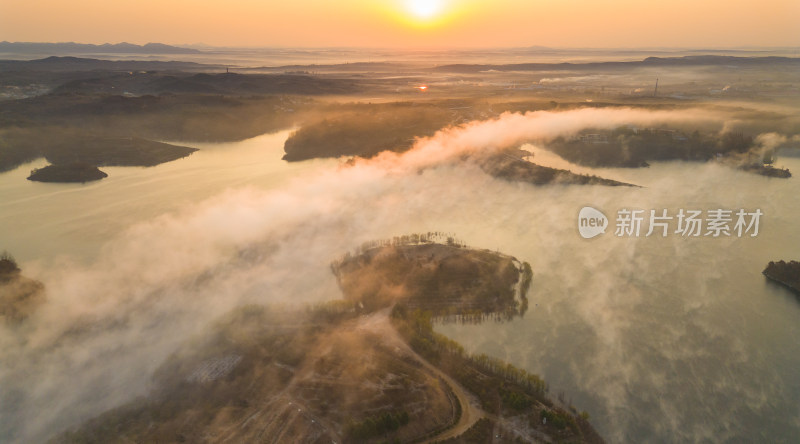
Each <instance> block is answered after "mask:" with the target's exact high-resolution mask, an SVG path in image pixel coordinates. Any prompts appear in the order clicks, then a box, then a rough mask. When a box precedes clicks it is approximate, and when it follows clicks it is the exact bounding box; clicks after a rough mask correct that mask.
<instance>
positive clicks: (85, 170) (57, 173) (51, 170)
mask: <svg viewBox="0 0 800 444" xmlns="http://www.w3.org/2000/svg"><path fill="white" fill-rule="evenodd" d="M106 177H108V174H106V173H104V172H102V171H100V169H99V168H97V167H96V166H94V165H89V164H86V163H68V164H65V165H48V166H46V167H44V168H37V169H35V170H33V171H31V175H30V176H28V180H33V181H36V182H60V183H67V182H80V183H86V182H91V181H94V180H100V179H103V178H106Z"/></svg>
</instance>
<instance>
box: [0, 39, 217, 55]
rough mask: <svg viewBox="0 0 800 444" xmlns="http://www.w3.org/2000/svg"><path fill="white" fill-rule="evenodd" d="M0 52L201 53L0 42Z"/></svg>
mask: <svg viewBox="0 0 800 444" xmlns="http://www.w3.org/2000/svg"><path fill="white" fill-rule="evenodd" d="M0 52H13V53H27V54H62V53H85V54H92V53H126V54H198V53H201V52H202V51H199V50H197V49H192V48H181V47H179V46H170V45H165V44H163V43H147V44H145V45H134V44H133V43H127V42H122V43H115V44H111V43H104V44H102V45H93V44H89V43H75V42H64V43H35V42H5V41H3V42H0Z"/></svg>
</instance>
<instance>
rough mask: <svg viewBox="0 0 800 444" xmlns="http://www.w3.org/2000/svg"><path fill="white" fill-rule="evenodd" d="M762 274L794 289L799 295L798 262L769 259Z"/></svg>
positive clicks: (799, 275) (799, 270) (799, 272)
mask: <svg viewBox="0 0 800 444" xmlns="http://www.w3.org/2000/svg"><path fill="white" fill-rule="evenodd" d="M763 273H764V276H766V277H768V278H769V279H771V280H773V281H775V282H777V283H779V284H781V285H783V286H784V287H787V288H789V289H790V290H792V291H794V292H795V293H796V294H797V295H798V296H800V262H798V261H789V262H786V261H777V262H774V261H770V263H769V264H767V268H765V269H764V271H763Z"/></svg>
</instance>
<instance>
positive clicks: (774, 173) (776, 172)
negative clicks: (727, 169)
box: [739, 163, 792, 179]
mask: <svg viewBox="0 0 800 444" xmlns="http://www.w3.org/2000/svg"><path fill="white" fill-rule="evenodd" d="M739 169H740V170H742V171H747V172H748V173H756V174H760V175H762V176H766V177H777V178H779V179H788V178H790V177H792V173H791V172H790V171H789V169H788V168H775V167H773V166H771V165H764V164H760V163H752V164H747V165H742V166H740V167H739Z"/></svg>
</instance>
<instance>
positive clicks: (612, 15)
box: [0, 0, 800, 48]
mask: <svg viewBox="0 0 800 444" xmlns="http://www.w3.org/2000/svg"><path fill="white" fill-rule="evenodd" d="M799 24H800V1H798V0H758V1H753V0H750V1H742V0H724V1H723V0H674V1H671V2H667V1H657V0H656V1H642V0H494V1H478V0H381V1H374V0H373V1H370V0H336V1H333V0H290V1H272V0H226V1H222V0H114V1H109V0H75V1H64V0H0V40H8V41H38V42H43V41H76V42H82V43H106V42H112V43H117V42H121V41H127V42H131V43H140V44H141V43H147V42H162V43H170V44H189V43H206V44H211V45H218V46H291V47H298V46H315V47H329V46H360V47H415V48H416V47H508V46H532V45H544V46H557V47H642V46H650V47H655V46H659V47H712V46H713V47H733V46H738V47H741V46H798V45H800V28H798V25H799Z"/></svg>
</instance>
